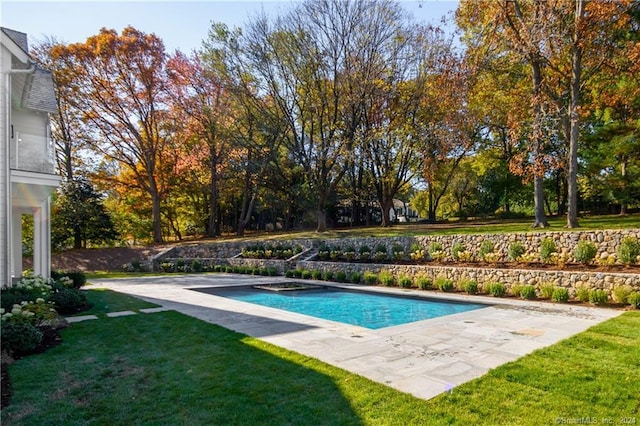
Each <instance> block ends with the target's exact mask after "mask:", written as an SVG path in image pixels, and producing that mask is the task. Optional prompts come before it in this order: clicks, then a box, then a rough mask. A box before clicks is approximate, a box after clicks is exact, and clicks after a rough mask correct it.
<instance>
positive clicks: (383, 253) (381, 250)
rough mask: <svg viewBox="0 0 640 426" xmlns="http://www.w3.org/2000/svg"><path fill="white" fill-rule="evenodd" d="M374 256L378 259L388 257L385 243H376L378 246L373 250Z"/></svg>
mask: <svg viewBox="0 0 640 426" xmlns="http://www.w3.org/2000/svg"><path fill="white" fill-rule="evenodd" d="M373 257H374V259H376V260H385V259H386V258H387V246H385V245H384V244H378V245H376V248H375V250H374V252H373Z"/></svg>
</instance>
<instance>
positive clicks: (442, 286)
mask: <svg viewBox="0 0 640 426" xmlns="http://www.w3.org/2000/svg"><path fill="white" fill-rule="evenodd" d="M435 286H436V288H437V289H438V290H440V291H445V292H449V291H453V290H454V288H455V285H454V284H453V280H450V279H449V278H447V277H442V276H439V277H437V278H436V280H435Z"/></svg>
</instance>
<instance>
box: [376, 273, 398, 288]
mask: <svg viewBox="0 0 640 426" xmlns="http://www.w3.org/2000/svg"><path fill="white" fill-rule="evenodd" d="M378 280H379V281H380V284H382V285H386V286H387V287H392V286H394V285H395V280H394V278H393V274H392V273H391V272H389V271H381V272H380V273H379V274H378Z"/></svg>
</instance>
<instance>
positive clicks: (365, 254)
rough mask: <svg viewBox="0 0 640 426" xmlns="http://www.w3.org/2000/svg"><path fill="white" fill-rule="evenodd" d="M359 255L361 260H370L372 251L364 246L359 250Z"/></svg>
mask: <svg viewBox="0 0 640 426" xmlns="http://www.w3.org/2000/svg"><path fill="white" fill-rule="evenodd" d="M358 254H359V256H360V259H364V260H366V259H369V258H370V257H371V249H370V248H369V246H367V245H362V246H360V248H359V249H358Z"/></svg>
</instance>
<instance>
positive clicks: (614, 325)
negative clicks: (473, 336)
mask: <svg viewBox="0 0 640 426" xmlns="http://www.w3.org/2000/svg"><path fill="white" fill-rule="evenodd" d="M120 297H123V298H129V296H124V295H119V296H118V298H120ZM130 299H132V300H131V301H130V302H129V303H128V305H127V306H130V307H133V308H132V310H137V309H136V307H135V305H136V303H137V302H136V301H137V299H133V298H130ZM138 302H140V301H138ZM140 306H142V305H140ZM138 309H139V307H138ZM639 372H640V312H627V313H624V314H623V315H621V316H620V317H618V318H615V319H612V320H609V321H607V322H604V323H602V324H600V325H597V326H595V327H592V328H591V329H589V330H587V331H585V332H583V333H581V334H579V335H576V336H574V337H572V338H570V339H567V340H565V341H562V342H560V343H557V344H555V345H553V346H550V347H548V348H545V349H542V350H538V351H536V352H534V353H533V354H531V355H528V356H525V357H523V358H521V359H520V360H518V361H515V362H512V363H509V364H506V365H504V366H502V367H499V368H497V369H495V370H492V371H491V372H489V373H488V374H487V375H485V376H484V377H482V378H479V379H476V380H473V381H471V382H469V383H467V384H464V385H461V386H458V387H456V388H455V389H453V391H452V392H451V393H448V394H444V395H441V396H439V397H437V398H435V399H433V400H430V401H425V400H421V399H418V398H415V397H413V396H411V395H408V394H404V393H401V392H398V391H396V390H394V389H391V388H389V387H387V386H384V385H382V384H379V383H375V382H372V381H370V380H368V379H365V378H363V377H360V376H357V375H354V374H351V373H349V372H346V371H344V370H341V369H339V368H335V367H333V366H330V365H327V364H325V363H323V362H320V361H318V360H316V359H313V358H309V357H306V356H303V355H300V354H297V353H294V352H291V351H288V350H285V349H281V348H278V347H276V346H273V345H271V344H268V343H265V342H262V341H260V340H258V339H255V338H251V337H247V336H245V335H242V334H238V333H234V332H232V331H229V330H227V329H224V328H222V327H218V326H215V325H211V324H207V323H205V322H202V321H200V320H196V319H193V318H190V317H187V316H185V315H182V314H180V313H176V312H160V313H154V314H137V315H134V316H128V317H119V318H101V319H98V320H92V321H86V322H80V323H75V324H73V325H72V326H71V327H70V328H68V329H66V330H64V332H63V342H62V344H61V345H59V346H57V347H55V348H52V349H50V350H48V351H47V352H45V353H43V354H39V355H33V356H29V357H26V358H24V359H21V360H19V361H17V362H15V363H14V364H13V365H12V366H11V367H10V375H11V379H12V382H13V389H14V395H13V398H12V402H11V405H10V406H9V407H7V408H5V409H3V410H2V418H1V420H2V424H3V425H49V424H50V425H60V424H64V425H75V424H109V425H125V424H126V425H131V424H153V425H165V424H166V425H169V424H171V425H175V424H184V425H187V424H188V425H211V424H221V425H222V424H224V425H248V424H251V425H306V424H313V425H360V424H366V425H408V424H415V425H438V424H465V425H466V424H491V425H494V424H552V423H558V422H563V421H564V422H565V423H567V422H568V421H571V419H578V418H597V419H598V422H599V423H601V420H600V419H609V418H610V419H612V421H614V422H615V424H621V423H620V422H619V421H621V420H622V419H633V418H635V419H636V420H635V421H636V423H637V422H638V421H640V377H639ZM574 423H575V421H574Z"/></svg>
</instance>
